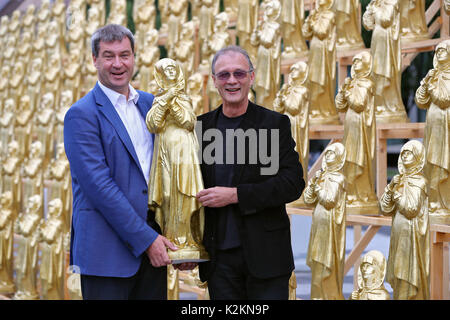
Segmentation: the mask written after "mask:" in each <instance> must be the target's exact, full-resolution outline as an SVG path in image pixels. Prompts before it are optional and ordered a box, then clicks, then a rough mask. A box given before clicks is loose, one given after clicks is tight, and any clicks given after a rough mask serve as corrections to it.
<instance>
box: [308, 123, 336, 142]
mask: <svg viewBox="0 0 450 320" xmlns="http://www.w3.org/2000/svg"><path fill="white" fill-rule="evenodd" d="M343 137H344V126H343V125H322V124H319V125H311V126H310V127H309V139H310V140H328V139H335V138H337V139H342V138H343Z"/></svg>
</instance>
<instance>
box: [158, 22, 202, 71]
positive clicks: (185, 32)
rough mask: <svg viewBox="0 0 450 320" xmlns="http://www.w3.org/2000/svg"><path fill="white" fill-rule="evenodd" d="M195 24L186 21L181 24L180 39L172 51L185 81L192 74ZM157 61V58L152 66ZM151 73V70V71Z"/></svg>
mask: <svg viewBox="0 0 450 320" xmlns="http://www.w3.org/2000/svg"><path fill="white" fill-rule="evenodd" d="M194 36H195V24H194V22H193V21H187V22H185V23H183V25H182V30H181V33H180V39H179V41H178V42H177V43H176V46H175V47H174V50H173V57H174V59H175V60H176V61H177V62H178V63H179V64H180V65H181V68H182V69H183V75H184V76H185V78H186V79H188V78H189V77H190V75H191V74H192V73H193V72H194V69H195V66H194V62H195V61H194V58H195V54H194V53H193V52H194V51H195V42H194ZM158 60H159V57H157V59H156V60H155V62H154V64H155V63H156V62H157V61H158ZM152 71H153V69H152Z"/></svg>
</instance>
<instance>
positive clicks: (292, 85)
mask: <svg viewBox="0 0 450 320" xmlns="http://www.w3.org/2000/svg"><path fill="white" fill-rule="evenodd" d="M307 82H308V65H307V64H306V63H305V62H303V61H300V62H297V63H294V64H293V65H292V66H291V68H290V72H289V79H288V82H287V83H285V84H284V85H283V87H282V88H281V90H280V91H278V93H277V96H276V98H275V101H274V104H273V106H274V110H275V111H277V112H280V113H284V114H286V115H287V116H288V117H289V119H290V120H291V132H292V137H293V138H294V140H295V150H296V151H297V152H298V154H299V157H300V163H301V164H302V168H303V180H305V183H306V182H307V180H308V161H309V119H308V116H309V90H308V83H307Z"/></svg>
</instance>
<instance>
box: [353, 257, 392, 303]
mask: <svg viewBox="0 0 450 320" xmlns="http://www.w3.org/2000/svg"><path fill="white" fill-rule="evenodd" d="M385 276H386V259H385V257H384V256H383V254H382V253H381V252H380V251H378V250H371V251H369V252H367V253H366V254H365V255H364V257H363V258H362V261H361V263H360V265H359V268H358V290H355V291H353V292H352V294H351V295H350V300H390V299H391V296H390V295H389V292H388V291H387V290H386V288H385V287H384V277H385Z"/></svg>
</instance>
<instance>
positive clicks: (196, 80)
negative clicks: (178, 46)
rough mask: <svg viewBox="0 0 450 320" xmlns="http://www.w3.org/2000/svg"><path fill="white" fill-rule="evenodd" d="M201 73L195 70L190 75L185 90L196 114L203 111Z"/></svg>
mask: <svg viewBox="0 0 450 320" xmlns="http://www.w3.org/2000/svg"><path fill="white" fill-rule="evenodd" d="M202 91H203V75H202V74H201V73H200V72H196V73H194V74H193V75H191V76H190V77H189V79H188V81H187V84H186V92H187V94H188V96H189V97H190V98H191V101H192V109H193V110H194V113H195V114H196V115H198V116H199V115H201V114H202V113H204V110H203V95H202V93H203V92H202Z"/></svg>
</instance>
